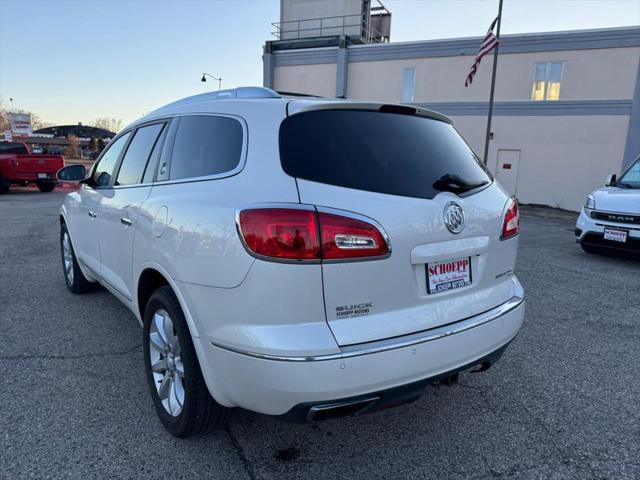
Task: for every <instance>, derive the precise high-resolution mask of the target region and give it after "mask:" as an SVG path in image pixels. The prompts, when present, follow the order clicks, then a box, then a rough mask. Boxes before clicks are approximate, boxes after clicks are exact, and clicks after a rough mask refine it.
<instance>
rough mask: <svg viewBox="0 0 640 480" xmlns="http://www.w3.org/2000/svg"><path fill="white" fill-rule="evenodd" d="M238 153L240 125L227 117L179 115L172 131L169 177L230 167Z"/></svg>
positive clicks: (206, 173)
mask: <svg viewBox="0 0 640 480" xmlns="http://www.w3.org/2000/svg"><path fill="white" fill-rule="evenodd" d="M241 154H242V125H241V124H240V122H239V121H237V120H235V119H233V118H228V117H216V116H205V115H194V116H187V117H182V118H181V119H180V124H179V125H178V131H177V132H176V139H175V142H174V144H173V154H172V156H171V174H170V176H169V178H170V179H171V180H176V179H179V178H193V177H202V176H205V175H215V174H219V173H225V172H229V171H231V170H233V169H234V168H236V167H237V166H238V164H239V163H240V156H241Z"/></svg>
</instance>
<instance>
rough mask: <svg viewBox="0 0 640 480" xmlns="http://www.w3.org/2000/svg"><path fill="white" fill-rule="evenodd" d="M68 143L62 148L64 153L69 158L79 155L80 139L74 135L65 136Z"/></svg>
mask: <svg viewBox="0 0 640 480" xmlns="http://www.w3.org/2000/svg"><path fill="white" fill-rule="evenodd" d="M67 140H68V141H69V144H68V145H67V146H66V148H65V149H64V155H65V156H66V157H70V158H79V157H80V139H79V138H78V137H76V136H75V135H69V136H68V137H67Z"/></svg>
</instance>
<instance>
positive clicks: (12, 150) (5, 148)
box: [0, 142, 29, 155]
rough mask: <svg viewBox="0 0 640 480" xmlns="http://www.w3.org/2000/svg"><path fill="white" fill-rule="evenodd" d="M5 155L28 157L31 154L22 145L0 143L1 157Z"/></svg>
mask: <svg viewBox="0 0 640 480" xmlns="http://www.w3.org/2000/svg"><path fill="white" fill-rule="evenodd" d="M3 153H4V154H14V155H26V154H28V153H29V151H28V150H27V148H26V147H25V146H24V145H22V144H21V143H8V142H0V155H1V154H3Z"/></svg>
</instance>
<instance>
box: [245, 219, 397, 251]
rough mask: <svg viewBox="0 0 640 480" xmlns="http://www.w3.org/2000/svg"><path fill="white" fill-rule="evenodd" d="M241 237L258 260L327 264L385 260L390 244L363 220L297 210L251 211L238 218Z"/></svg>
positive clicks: (378, 231)
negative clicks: (333, 261)
mask: <svg viewBox="0 0 640 480" xmlns="http://www.w3.org/2000/svg"><path fill="white" fill-rule="evenodd" d="M238 226H239V231H240V236H241V238H242V240H243V241H244V244H245V245H246V247H247V249H248V250H249V251H250V252H251V253H252V254H255V255H257V256H259V257H266V258H267V259H273V260H283V261H301V262H304V261H315V262H318V261H330V260H336V261H337V260H349V259H364V258H376V257H378V258H379V257H385V256H386V255H388V254H389V252H390V248H389V243H388V241H387V240H386V237H385V236H384V234H383V233H382V231H381V230H380V229H379V228H378V227H377V226H375V225H374V224H373V223H370V222H368V221H366V220H364V219H357V218H353V217H350V216H347V215H339V214H335V213H327V212H322V211H316V210H306V209H297V208H252V209H247V210H242V211H241V212H240V213H239V216H238Z"/></svg>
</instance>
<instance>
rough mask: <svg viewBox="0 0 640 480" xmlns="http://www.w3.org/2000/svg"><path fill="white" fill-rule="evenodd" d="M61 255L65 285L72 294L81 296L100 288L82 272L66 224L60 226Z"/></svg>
mask: <svg viewBox="0 0 640 480" xmlns="http://www.w3.org/2000/svg"><path fill="white" fill-rule="evenodd" d="M60 254H61V256H62V273H63V274H64V283H65V284H66V285H67V289H68V290H69V291H70V292H71V293H75V294H76V295H79V294H81V293H86V292H92V291H94V290H96V289H97V288H98V286H99V285H98V283H97V282H95V283H92V282H90V281H89V280H87V279H86V278H85V276H84V273H82V270H80V265H78V260H77V259H76V253H75V251H74V250H73V245H72V243H71V236H70V235H69V231H68V230H67V226H66V225H65V224H64V223H63V224H62V225H61V226H60Z"/></svg>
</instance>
